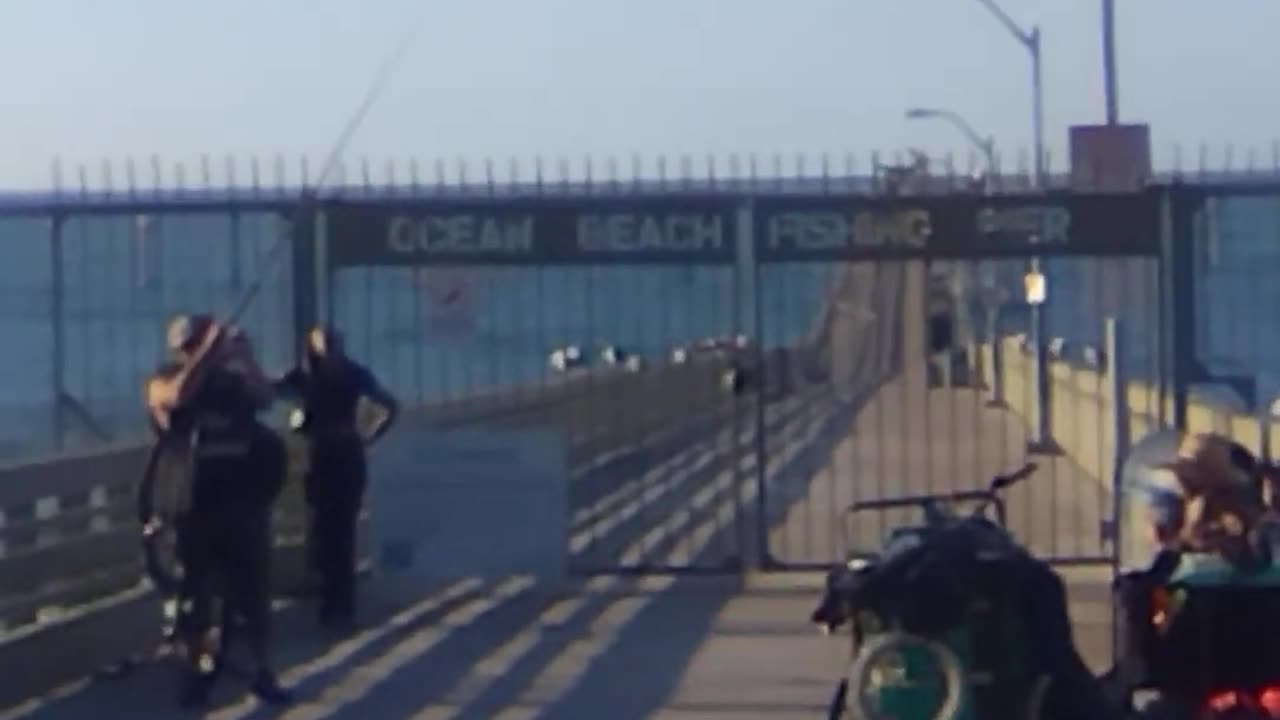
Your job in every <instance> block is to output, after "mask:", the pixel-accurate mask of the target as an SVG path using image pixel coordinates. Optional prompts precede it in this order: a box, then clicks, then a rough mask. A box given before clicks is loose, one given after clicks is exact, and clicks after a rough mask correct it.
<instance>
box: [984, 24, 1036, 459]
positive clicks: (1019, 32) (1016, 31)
mask: <svg viewBox="0 0 1280 720" xmlns="http://www.w3.org/2000/svg"><path fill="white" fill-rule="evenodd" d="M978 2H979V3H981V4H982V6H983V7H985V8H986V9H987V10H988V11H989V12H990V13H991V15H992V16H993V17H995V19H996V20H998V21H999V22H1000V24H1001V25H1003V26H1004V28H1005V29H1006V30H1008V31H1009V34H1010V35H1012V36H1013V38H1014V39H1015V40H1017V41H1018V42H1019V43H1020V44H1021V45H1022V46H1023V47H1024V48H1026V50H1027V52H1028V53H1029V54H1030V55H1031V132H1032V145H1033V151H1034V153H1035V158H1034V164H1033V166H1032V167H1033V168H1034V173H1035V175H1034V178H1033V187H1035V188H1036V189H1037V190H1041V189H1043V188H1044V186H1045V170H1044V160H1045V158H1044V79H1043V67H1042V58H1041V43H1040V27H1039V26H1032V28H1031V29H1030V30H1023V29H1022V27H1021V26H1019V25H1018V24H1017V23H1016V22H1014V20H1013V18H1011V17H1009V14H1008V13H1006V12H1005V11H1004V10H1003V9H1002V8H1001V7H1000V6H999V5H997V4H996V3H995V0H978ZM1036 240H1037V241H1038V240H1039V238H1036ZM1029 270H1030V271H1031V273H1032V274H1039V273H1040V272H1041V270H1040V258H1039V257H1032V258H1031V263H1030V267H1029ZM1030 320H1031V327H1030V328H1029V329H1030V333H1029V335H1030V341H1031V352H1032V358H1031V360H1032V361H1031V367H1032V377H1033V378H1034V380H1035V382H1034V383H1033V385H1032V387H1033V388H1034V392H1033V393H1032V398H1031V401H1032V409H1033V412H1032V413H1031V417H1032V423H1031V445H1032V447H1033V448H1036V449H1041V450H1048V449H1049V447H1050V445H1051V444H1052V443H1051V441H1050V435H1049V415H1050V413H1049V372H1048V371H1049V357H1048V346H1047V344H1046V343H1045V338H1046V336H1047V335H1048V333H1047V332H1046V328H1045V317H1044V312H1043V310H1042V308H1041V306H1040V305H1039V304H1033V305H1032V306H1031V308H1030Z"/></svg>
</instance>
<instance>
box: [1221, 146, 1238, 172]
mask: <svg viewBox="0 0 1280 720" xmlns="http://www.w3.org/2000/svg"><path fill="white" fill-rule="evenodd" d="M1222 156H1223V157H1222V169H1223V171H1225V172H1231V171H1232V170H1234V169H1235V159H1236V145H1235V143H1232V142H1228V143H1227V146H1226V147H1225V148H1223V152H1222Z"/></svg>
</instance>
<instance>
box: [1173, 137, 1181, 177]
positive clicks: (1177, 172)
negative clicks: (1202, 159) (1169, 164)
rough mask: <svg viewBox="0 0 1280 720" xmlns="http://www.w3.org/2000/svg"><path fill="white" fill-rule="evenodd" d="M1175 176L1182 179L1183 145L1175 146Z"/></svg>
mask: <svg viewBox="0 0 1280 720" xmlns="http://www.w3.org/2000/svg"><path fill="white" fill-rule="evenodd" d="M1173 176H1174V177H1175V178H1180V177H1182V144H1181V143H1176V142H1175V143H1174V144H1173Z"/></svg>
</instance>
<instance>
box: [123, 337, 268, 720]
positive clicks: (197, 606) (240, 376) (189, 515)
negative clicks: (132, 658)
mask: <svg viewBox="0 0 1280 720" xmlns="http://www.w3.org/2000/svg"><path fill="white" fill-rule="evenodd" d="M168 345H169V348H170V351H171V352H172V354H173V361H172V362H170V363H168V364H166V365H164V366H163V367H161V368H160V369H159V371H158V372H157V373H156V374H155V375H153V376H152V377H151V378H150V379H149V380H148V382H147V385H146V400H147V407H148V410H149V413H150V416H151V420H152V423H153V426H154V427H155V428H156V429H157V430H159V431H160V433H161V434H162V435H163V438H164V439H163V440H162V441H161V442H164V443H166V445H167V446H168V448H167V450H168V451H170V452H172V451H173V449H175V448H183V447H185V449H186V452H187V453H188V455H187V458H186V463H185V465H186V477H185V478H183V479H182V481H180V482H177V483H175V486H176V487H177V488H179V489H180V490H181V493H182V496H183V497H182V498H181V500H180V501H179V503H178V507H177V517H176V530H177V536H178V553H179V557H180V558H181V561H182V565H183V570H184V572H183V578H182V586H181V588H180V589H179V598H180V600H181V602H180V603H179V605H180V610H179V612H180V615H181V617H180V619H179V622H178V627H179V632H180V633H181V635H182V636H183V641H184V645H185V647H186V649H187V658H186V659H187V662H188V667H187V670H188V672H187V673H186V676H185V678H184V685H183V696H182V702H183V704H184V705H192V706H194V705H201V704H203V703H204V702H205V701H206V700H207V699H208V695H209V692H210V690H211V686H212V683H213V679H214V674H213V671H214V669H215V667H214V665H213V663H212V660H213V658H212V657H211V655H212V654H213V651H212V645H211V642H212V638H211V637H210V632H209V630H210V627H211V618H210V617H209V615H210V611H211V608H210V605H211V601H212V599H213V597H214V596H215V594H218V593H219V592H220V594H221V596H222V597H223V598H224V599H225V601H226V604H227V606H228V607H229V609H230V610H231V612H232V613H234V615H236V616H237V617H239V618H240V619H242V620H243V628H244V638H245V641H246V644H247V645H248V650H249V653H250V656H251V660H252V662H253V664H254V667H253V668H252V676H253V680H252V686H251V687H252V690H253V692H254V693H255V694H256V695H257V696H258V697H260V698H261V699H263V700H265V701H268V702H273V703H281V702H287V701H288V700H289V696H288V693H286V692H285V691H284V690H283V689H281V688H280V685H279V683H278V682H277V680H276V677H275V674H274V672H273V671H272V669H271V665H270V661H269V653H268V647H269V632H270V558H271V508H272V505H273V504H274V502H275V500H276V497H277V496H278V494H279V492H280V490H281V488H282V486H283V483H284V473H285V453H284V445H283V443H282V442H281V440H280V438H279V437H278V436H276V434H275V433H273V432H272V431H271V430H270V429H269V428H266V427H265V426H263V425H262V424H261V423H259V422H258V420H257V413H258V411H259V410H261V409H263V408H265V407H266V406H267V405H268V404H269V402H270V398H271V386H270V383H269V382H268V381H267V380H266V378H265V376H264V375H263V374H262V370H261V368H259V366H258V364H257V362H256V360H255V359H254V357H253V351H252V347H251V346H250V344H249V342H248V339H247V338H246V337H245V336H244V335H243V334H242V333H239V332H238V331H237V330H235V329H234V328H230V329H229V328H227V327H225V326H222V325H220V324H218V323H216V322H215V321H214V320H213V319H212V318H210V317H207V316H194V317H180V318H178V319H176V320H174V321H173V322H172V323H171V324H170V326H169V330H168Z"/></svg>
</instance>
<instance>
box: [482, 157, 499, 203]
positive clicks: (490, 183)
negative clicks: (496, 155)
mask: <svg viewBox="0 0 1280 720" xmlns="http://www.w3.org/2000/svg"><path fill="white" fill-rule="evenodd" d="M484 186H485V189H486V191H487V192H488V193H489V197H493V195H494V194H495V193H496V191H497V181H496V180H495V179H494V177H493V158H492V157H490V156H488V155H486V156H485V158H484Z"/></svg>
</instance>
